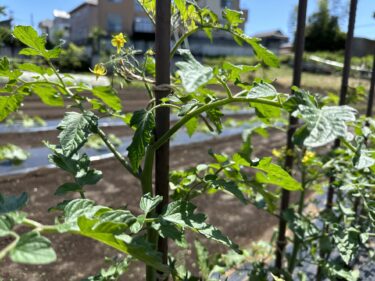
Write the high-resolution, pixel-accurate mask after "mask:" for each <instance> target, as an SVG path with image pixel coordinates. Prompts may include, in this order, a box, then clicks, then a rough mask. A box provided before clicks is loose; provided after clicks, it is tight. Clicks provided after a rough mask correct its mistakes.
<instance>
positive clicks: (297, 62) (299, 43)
mask: <svg viewBox="0 0 375 281" xmlns="http://www.w3.org/2000/svg"><path fill="white" fill-rule="evenodd" d="M306 10H307V0H299V4H298V19H297V32H296V39H295V46H294V47H295V55H294V69H293V86H297V87H299V86H300V85H301V75H302V63H303V52H304V48H305V26H306ZM292 94H293V92H292ZM297 125H298V121H297V119H296V118H294V117H293V116H291V115H290V116H289V128H288V133H287V148H286V158H285V169H286V170H287V171H288V172H290V173H291V172H292V169H293V162H294V144H293V140H292V137H293V134H294V132H295V130H296V127H297ZM289 197H290V193H289V191H288V190H285V189H283V191H282V197H281V204H280V219H279V233H278V239H277V244H276V263H275V266H276V268H278V269H282V264H283V255H284V250H285V246H286V244H287V241H286V237H285V233H286V221H285V220H284V219H283V217H282V215H283V212H284V211H285V210H286V209H288V207H289Z"/></svg>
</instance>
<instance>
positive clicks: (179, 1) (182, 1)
mask: <svg viewBox="0 0 375 281" xmlns="http://www.w3.org/2000/svg"><path fill="white" fill-rule="evenodd" d="M174 3H175V5H176V7H177V9H178V11H179V12H180V15H181V19H182V20H183V21H186V20H187V18H188V13H187V9H186V0H174Z"/></svg>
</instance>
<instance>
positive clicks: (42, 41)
mask: <svg viewBox="0 0 375 281" xmlns="http://www.w3.org/2000/svg"><path fill="white" fill-rule="evenodd" d="M13 35H14V37H15V38H17V39H18V40H19V41H21V42H22V43H23V44H25V45H26V46H27V47H28V48H24V49H22V50H21V51H20V54H21V55H26V56H42V57H44V58H46V59H53V58H57V57H58V56H59V54H60V49H58V48H55V49H52V50H46V48H45V45H46V36H39V35H38V33H37V32H36V30H35V29H34V28H32V27H31V26H22V25H18V26H16V27H15V28H14V30H13Z"/></svg>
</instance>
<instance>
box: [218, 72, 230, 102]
mask: <svg viewBox="0 0 375 281" xmlns="http://www.w3.org/2000/svg"><path fill="white" fill-rule="evenodd" d="M216 79H217V81H219V83H220V84H221V85H222V86H223V88H224V89H225V91H226V92H227V95H228V98H233V94H232V91H231V90H230V88H229V87H228V84H227V83H225V82H224V80H223V79H221V78H220V77H219V76H218V75H216Z"/></svg>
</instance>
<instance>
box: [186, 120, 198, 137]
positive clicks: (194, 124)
mask: <svg viewBox="0 0 375 281" xmlns="http://www.w3.org/2000/svg"><path fill="white" fill-rule="evenodd" d="M198 126H199V121H198V118H196V117H193V118H191V119H190V120H189V121H188V122H186V123H185V127H186V132H187V134H188V135H189V137H192V136H193V135H194V133H195V131H196V130H197V129H198Z"/></svg>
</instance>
